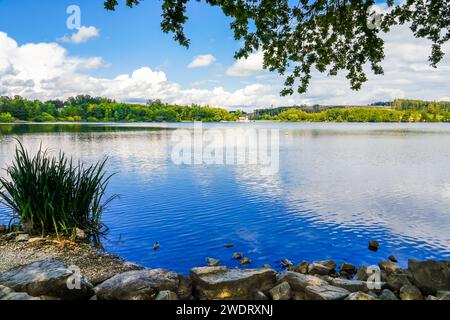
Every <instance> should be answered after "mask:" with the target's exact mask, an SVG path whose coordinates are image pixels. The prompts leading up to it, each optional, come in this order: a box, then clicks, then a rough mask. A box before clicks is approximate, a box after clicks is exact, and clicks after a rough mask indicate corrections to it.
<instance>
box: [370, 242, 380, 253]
mask: <svg viewBox="0 0 450 320" xmlns="http://www.w3.org/2000/svg"><path fill="white" fill-rule="evenodd" d="M379 248H380V243H379V242H378V241H376V240H371V241H369V250H370V251H378V249H379Z"/></svg>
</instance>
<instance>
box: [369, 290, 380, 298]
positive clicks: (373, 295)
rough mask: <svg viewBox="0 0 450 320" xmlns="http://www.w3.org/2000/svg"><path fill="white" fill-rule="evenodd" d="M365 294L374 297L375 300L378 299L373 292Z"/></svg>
mask: <svg viewBox="0 0 450 320" xmlns="http://www.w3.org/2000/svg"><path fill="white" fill-rule="evenodd" d="M367 294H368V295H369V296H372V297H374V298H375V299H378V295H377V294H376V293H375V292H374V291H372V290H369V291H367Z"/></svg>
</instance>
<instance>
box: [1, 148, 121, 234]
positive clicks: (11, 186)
mask: <svg viewBox="0 0 450 320" xmlns="http://www.w3.org/2000/svg"><path fill="white" fill-rule="evenodd" d="M106 161H107V159H105V160H103V161H100V162H98V163H96V164H95V165H91V166H89V167H87V168H85V167H84V166H83V164H82V163H80V162H79V163H78V164H77V165H74V164H73V161H72V159H71V158H70V159H69V158H67V157H66V156H65V155H64V154H63V153H60V154H59V156H58V157H52V156H50V155H49V154H48V152H47V151H43V150H42V149H39V151H38V153H37V154H36V155H34V156H33V157H30V155H29V154H28V152H27V151H26V150H25V149H24V147H23V145H22V144H21V143H20V142H19V146H18V147H17V148H16V151H15V160H14V162H13V164H12V165H11V166H10V167H9V168H8V169H7V177H2V178H0V202H1V203H3V204H4V205H6V206H7V207H8V208H9V209H11V211H12V212H13V213H12V217H11V222H12V221H19V222H20V223H22V224H25V223H26V224H27V225H29V226H30V227H31V228H32V230H34V232H36V233H40V234H41V235H42V236H44V235H48V234H56V235H57V236H59V235H68V236H71V235H74V234H75V232H76V229H77V228H79V229H82V230H84V231H85V232H86V233H87V234H88V235H89V236H90V237H91V238H94V239H95V240H98V237H99V236H102V235H105V234H106V233H107V231H108V228H107V227H106V226H105V225H104V224H103V223H102V221H101V217H102V214H103V211H104V209H105V208H106V206H107V205H108V204H109V203H110V202H111V201H112V200H113V199H114V198H116V196H112V197H110V198H108V199H106V200H105V201H102V200H103V198H104V195H105V190H106V187H107V185H108V182H109V180H110V178H111V175H110V176H106V175H105V173H104V167H105V163H106Z"/></svg>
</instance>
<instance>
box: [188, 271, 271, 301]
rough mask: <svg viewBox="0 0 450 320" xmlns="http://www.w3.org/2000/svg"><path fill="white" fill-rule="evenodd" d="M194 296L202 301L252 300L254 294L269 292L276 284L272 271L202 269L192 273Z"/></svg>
mask: <svg viewBox="0 0 450 320" xmlns="http://www.w3.org/2000/svg"><path fill="white" fill-rule="evenodd" d="M190 275H191V279H192V281H193V286H194V294H195V296H197V297H198V298H200V299H202V300H219V299H224V300H239V299H242V300H250V299H253V297H254V292H255V291H257V290H260V291H262V292H267V291H268V290H270V289H271V288H273V287H274V286H275V284H276V272H275V271H274V270H272V269H266V268H262V269H227V268H226V267H200V268H194V269H192V270H191V272H190Z"/></svg>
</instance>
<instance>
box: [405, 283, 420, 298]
mask: <svg viewBox="0 0 450 320" xmlns="http://www.w3.org/2000/svg"><path fill="white" fill-rule="evenodd" d="M400 298H401V299H402V300H423V296H422V293H421V292H420V290H419V289H417V287H415V286H413V285H406V286H403V287H401V288H400Z"/></svg>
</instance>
